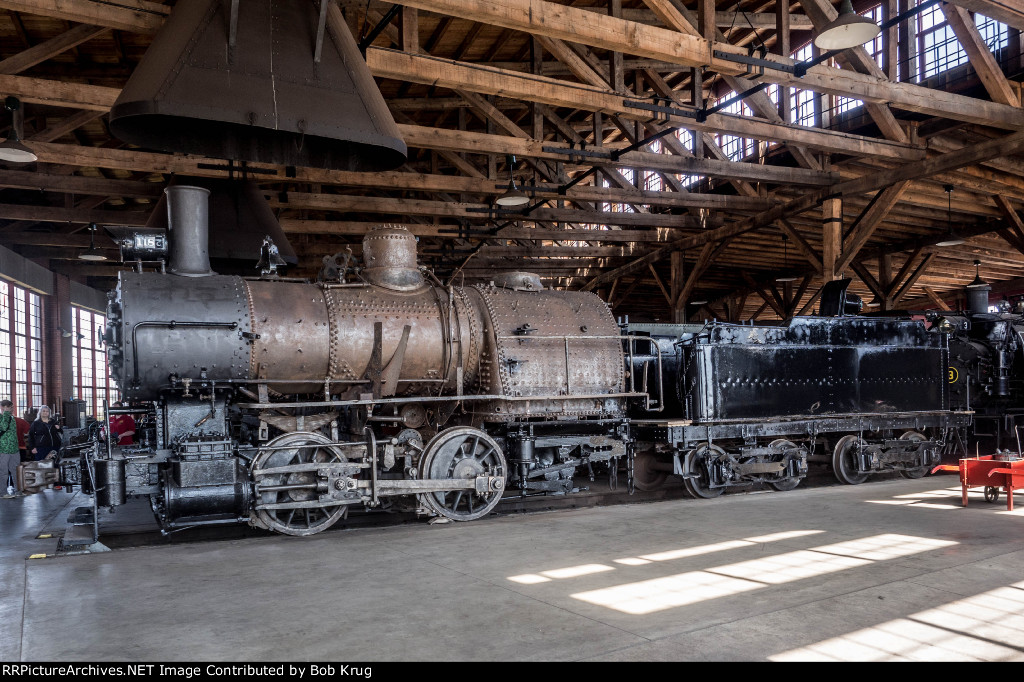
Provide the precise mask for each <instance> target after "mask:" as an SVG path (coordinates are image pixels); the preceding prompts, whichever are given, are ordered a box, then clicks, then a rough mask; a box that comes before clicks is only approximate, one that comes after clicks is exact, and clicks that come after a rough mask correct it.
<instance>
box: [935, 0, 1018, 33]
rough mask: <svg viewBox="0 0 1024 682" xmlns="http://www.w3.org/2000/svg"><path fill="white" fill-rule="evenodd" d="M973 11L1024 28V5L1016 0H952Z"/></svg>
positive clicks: (955, 3)
mask: <svg viewBox="0 0 1024 682" xmlns="http://www.w3.org/2000/svg"><path fill="white" fill-rule="evenodd" d="M952 2H953V4H954V5H959V6H961V7H963V8H964V9H967V10H970V11H971V12H980V13H981V14H984V15H985V16H986V17H992V18H993V19H995V20H996V21H1001V22H1003V23H1004V24H1009V25H1010V26H1013V27H1014V28H1019V29H1024V6H1021V4H1020V3H1019V2H1016V1H1015V0H952Z"/></svg>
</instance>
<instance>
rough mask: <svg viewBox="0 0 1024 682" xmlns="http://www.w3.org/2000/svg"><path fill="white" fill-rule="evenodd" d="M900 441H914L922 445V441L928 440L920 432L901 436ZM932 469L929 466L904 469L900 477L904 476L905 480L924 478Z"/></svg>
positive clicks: (911, 432)
mask: <svg viewBox="0 0 1024 682" xmlns="http://www.w3.org/2000/svg"><path fill="white" fill-rule="evenodd" d="M900 440H910V441H914V442H915V443H920V442H921V441H925V440H928V439H927V438H926V437H925V435H924V434H923V433H921V432H919V431H907V432H906V433H904V434H903V435H901V436H900ZM930 469H931V467H928V466H923V467H917V468H916V469H904V470H903V471H901V472H900V475H901V476H903V477H904V478H924V477H925V476H927V475H928V471H929V470H930Z"/></svg>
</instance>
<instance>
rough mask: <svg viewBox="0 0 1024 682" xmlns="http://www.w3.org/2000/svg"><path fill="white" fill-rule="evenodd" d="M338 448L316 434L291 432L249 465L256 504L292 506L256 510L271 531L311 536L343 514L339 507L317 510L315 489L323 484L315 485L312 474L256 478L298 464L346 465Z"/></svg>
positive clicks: (315, 474) (276, 439) (287, 474)
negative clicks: (340, 463) (260, 473)
mask: <svg viewBox="0 0 1024 682" xmlns="http://www.w3.org/2000/svg"><path fill="white" fill-rule="evenodd" d="M347 461H348V460H347V458H346V457H345V455H343V454H342V452H341V448H339V447H337V446H334V445H331V440H330V439H329V438H327V437H325V436H322V435H320V434H319V433H310V432H302V431H295V432H293V433H286V434H284V435H283V436H279V437H277V438H275V439H274V440H272V441H270V442H269V443H267V445H266V447H265V449H261V450H260V452H259V454H258V455H256V458H255V459H254V460H253V462H252V469H251V473H252V474H253V478H254V480H255V481H256V483H257V484H258V485H259V491H258V494H257V497H256V503H257V504H287V505H294V506H291V507H289V508H283V509H260V510H258V511H257V512H256V514H257V516H258V517H259V519H260V521H262V522H263V523H264V524H265V525H266V526H267V527H268V528H270V529H271V530H274V531H277V532H278V533H284V534H285V535H314V534H316V533H319V532H320V531H322V530H327V529H328V528H330V527H331V526H333V525H334V523H335V522H336V521H337V520H338V519H340V518H341V517H342V516H343V515H344V514H345V512H346V510H347V506H346V505H343V504H339V505H333V506H327V507H325V506H320V505H317V504H311V505H309V506H302V505H303V504H304V503H306V504H308V503H310V502H315V501H316V500H317V499H318V498H319V495H320V493H319V492H318V489H319V488H320V487H321V485H325V484H326V481H318V480H317V479H318V476H317V472H316V471H295V472H283V473H275V474H267V475H264V476H260V475H259V472H260V471H262V470H267V469H276V468H278V467H287V466H295V465H302V464H313V463H324V464H330V463H335V462H342V463H343V462H347Z"/></svg>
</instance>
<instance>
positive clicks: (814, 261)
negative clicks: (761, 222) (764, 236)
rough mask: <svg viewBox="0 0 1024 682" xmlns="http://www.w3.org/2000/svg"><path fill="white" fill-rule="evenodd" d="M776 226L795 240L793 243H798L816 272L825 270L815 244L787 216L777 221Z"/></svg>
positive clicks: (798, 247)
mask: <svg viewBox="0 0 1024 682" xmlns="http://www.w3.org/2000/svg"><path fill="white" fill-rule="evenodd" d="M776 227H778V228H779V231H780V232H782V233H783V234H784V235H786V236H788V237H789V238H790V239H792V240H793V243H794V244H796V248H797V250H798V251H799V252H800V253H802V254H803V256H804V258H806V259H807V262H808V263H810V264H811V267H813V268H814V270H815V272H817V273H818V274H819V275H820V274H821V273H822V272H823V266H822V263H821V256H819V255H818V252H817V251H815V250H814V247H813V246H811V245H810V244H808V243H807V240H806V239H804V236H803V235H802V234H800V233H799V232H798V231H797V229H796V228H795V227H793V224H792V223H790V222H789V221H788V220H786V219H785V218H782V219H781V220H779V221H778V223H776Z"/></svg>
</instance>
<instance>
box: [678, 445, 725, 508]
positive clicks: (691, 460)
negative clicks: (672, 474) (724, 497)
mask: <svg viewBox="0 0 1024 682" xmlns="http://www.w3.org/2000/svg"><path fill="white" fill-rule="evenodd" d="M723 455H725V450H723V449H722V448H720V447H718V446H717V445H710V446H709V445H701V446H698V447H697V448H696V449H694V450H690V451H689V452H688V453H686V457H685V458H684V459H683V470H684V471H685V472H686V473H687V474H697V477H696V478H684V479H683V485H684V486H685V487H686V490H687V492H689V493H690V494H691V495H693V496H694V497H700V498H703V499H705V500H710V499H712V498H715V497H718V496H719V495H721V494H722V493H724V492H725V488H712V487H711V472H710V469H709V464H710V462H711V460H715V459H718V458H719V457H721V456H723Z"/></svg>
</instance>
